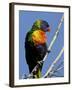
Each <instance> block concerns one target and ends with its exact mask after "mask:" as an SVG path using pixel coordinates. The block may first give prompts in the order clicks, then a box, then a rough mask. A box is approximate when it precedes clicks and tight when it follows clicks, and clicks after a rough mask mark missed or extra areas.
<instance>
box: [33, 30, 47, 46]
mask: <svg viewBox="0 0 72 90" xmlns="http://www.w3.org/2000/svg"><path fill="white" fill-rule="evenodd" d="M46 39H47V38H46V34H45V32H44V31H42V30H35V31H34V32H33V33H32V40H33V42H34V44H35V45H38V44H44V43H46Z"/></svg>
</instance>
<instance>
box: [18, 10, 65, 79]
mask: <svg viewBox="0 0 72 90" xmlns="http://www.w3.org/2000/svg"><path fill="white" fill-rule="evenodd" d="M62 15H63V13H59V12H38V11H36V12H34V11H19V78H20V79H21V78H22V76H23V75H24V74H26V75H28V74H29V69H28V66H27V63H26V58H25V47H24V46H25V37H26V33H27V32H28V31H29V30H30V29H31V27H32V25H33V23H34V22H35V21H36V20H37V19H42V20H45V21H47V22H48V23H49V25H50V27H51V32H50V33H47V45H49V44H50V42H51V40H52V37H53V36H54V33H55V31H56V28H57V26H58V23H59V21H60V19H61V17H62ZM63 46H64V22H63V23H62V26H61V28H60V32H59V35H58V38H57V40H56V42H55V43H54V45H53V47H52V50H51V53H50V54H49V56H48V57H47V60H46V61H45V63H44V65H43V69H42V75H44V74H45V72H46V71H47V69H48V67H49V66H50V65H51V63H52V62H53V60H55V58H56V57H57V55H58V53H59V52H60V50H61V48H62V47H63ZM63 60H64V54H63V55H62V56H61V58H60V61H59V62H58V63H57V65H56V66H58V65H59V63H60V62H61V61H63ZM57 75H61V76H63V75H64V69H62V70H60V72H59V73H57Z"/></svg>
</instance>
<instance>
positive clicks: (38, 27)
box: [32, 20, 50, 45]
mask: <svg viewBox="0 0 72 90" xmlns="http://www.w3.org/2000/svg"><path fill="white" fill-rule="evenodd" d="M32 30H33V33H32V40H33V42H34V43H35V44H36V45H38V44H43V43H45V42H46V41H47V37H46V34H45V33H46V32H49V31H50V27H49V24H48V23H47V22H46V21H44V20H37V21H35V23H34V24H33V26H32Z"/></svg>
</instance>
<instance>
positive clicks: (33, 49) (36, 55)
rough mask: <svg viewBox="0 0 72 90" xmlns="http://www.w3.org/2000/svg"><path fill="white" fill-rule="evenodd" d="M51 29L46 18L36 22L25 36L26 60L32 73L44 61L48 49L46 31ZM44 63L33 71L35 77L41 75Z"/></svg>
mask: <svg viewBox="0 0 72 90" xmlns="http://www.w3.org/2000/svg"><path fill="white" fill-rule="evenodd" d="M49 31H50V26H49V24H48V23H47V22H46V21H44V20H37V21H35V22H34V24H33V26H32V28H31V30H30V31H29V32H28V33H27V34H26V38H25V56H26V62H27V64H28V67H29V72H30V73H31V72H32V70H33V69H34V67H35V66H36V65H37V64H38V62H39V61H42V60H43V58H44V56H45V54H46V52H48V50H47V44H46V41H47V37H46V32H49ZM42 66H43V64H41V65H40V64H39V66H38V68H37V70H36V71H35V72H34V73H33V78H40V77H41V70H42Z"/></svg>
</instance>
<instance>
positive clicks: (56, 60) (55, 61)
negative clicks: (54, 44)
mask: <svg viewBox="0 0 72 90" xmlns="http://www.w3.org/2000/svg"><path fill="white" fill-rule="evenodd" d="M63 51H64V48H62V49H61V51H60V53H59V55H58V56H57V58H56V59H55V60H54V61H53V63H52V64H51V66H50V67H49V69H48V71H47V72H46V74H45V75H44V76H43V77H42V78H44V77H46V76H48V74H49V73H50V72H51V71H52V69H53V67H54V65H55V64H56V63H57V62H58V60H59V59H60V57H61V55H62V53H63Z"/></svg>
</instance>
